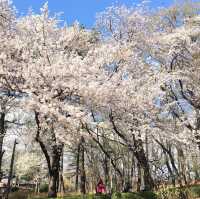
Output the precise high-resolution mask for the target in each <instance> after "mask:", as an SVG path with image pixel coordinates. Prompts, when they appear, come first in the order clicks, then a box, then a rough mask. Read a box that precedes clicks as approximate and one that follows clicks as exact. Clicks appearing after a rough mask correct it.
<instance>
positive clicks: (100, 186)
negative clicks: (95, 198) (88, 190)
mask: <svg viewBox="0 0 200 199" xmlns="http://www.w3.org/2000/svg"><path fill="white" fill-rule="evenodd" d="M96 193H97V194H102V193H106V186H105V185H104V184H103V180H102V179H101V178H100V180H99V182H98V184H97V186H96Z"/></svg>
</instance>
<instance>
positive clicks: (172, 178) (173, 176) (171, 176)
mask: <svg viewBox="0 0 200 199" xmlns="http://www.w3.org/2000/svg"><path fill="white" fill-rule="evenodd" d="M163 153H164V155H165V163H166V166H167V169H168V172H169V174H170V178H171V180H172V184H173V186H174V187H175V186H176V179H175V175H174V173H173V171H172V169H171V166H170V164H169V159H168V157H167V153H166V151H164V150H163Z"/></svg>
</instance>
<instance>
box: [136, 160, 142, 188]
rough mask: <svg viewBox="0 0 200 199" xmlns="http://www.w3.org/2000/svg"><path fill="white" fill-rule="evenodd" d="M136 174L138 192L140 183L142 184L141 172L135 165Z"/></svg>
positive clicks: (138, 166) (138, 165)
mask: <svg viewBox="0 0 200 199" xmlns="http://www.w3.org/2000/svg"><path fill="white" fill-rule="evenodd" d="M137 173H138V177H137V192H140V187H141V183H142V179H141V178H142V175H141V174H142V172H141V167H140V164H139V163H137Z"/></svg>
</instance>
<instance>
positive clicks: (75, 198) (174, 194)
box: [9, 185, 200, 199]
mask: <svg viewBox="0 0 200 199" xmlns="http://www.w3.org/2000/svg"><path fill="white" fill-rule="evenodd" d="M181 192H183V193H187V195H188V199H195V198H200V185H194V186H190V187H186V188H184V189H183V190H181ZM46 195H47V194H46V193H44V194H40V195H39V196H35V195H34V194H31V193H30V192H26V191H19V192H14V193H12V194H10V197H9V199H47V197H46ZM163 198H165V199H180V188H168V189H163V190H160V191H158V192H157V193H156V194H155V193H153V192H141V193H114V194H113V195H112V198H110V197H109V196H106V195H101V196H96V195H94V194H87V195H85V196H81V195H78V194H75V193H72V194H67V195H66V196H65V197H64V198H63V197H57V199H163Z"/></svg>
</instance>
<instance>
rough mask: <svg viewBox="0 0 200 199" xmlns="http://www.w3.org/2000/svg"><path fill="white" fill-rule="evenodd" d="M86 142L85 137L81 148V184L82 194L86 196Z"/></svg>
mask: <svg viewBox="0 0 200 199" xmlns="http://www.w3.org/2000/svg"><path fill="white" fill-rule="evenodd" d="M84 143H85V140H84V138H83V137H81V147H80V153H81V168H80V171H81V172H80V176H81V184H80V190H81V193H82V194H86V175H85V146H84Z"/></svg>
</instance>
